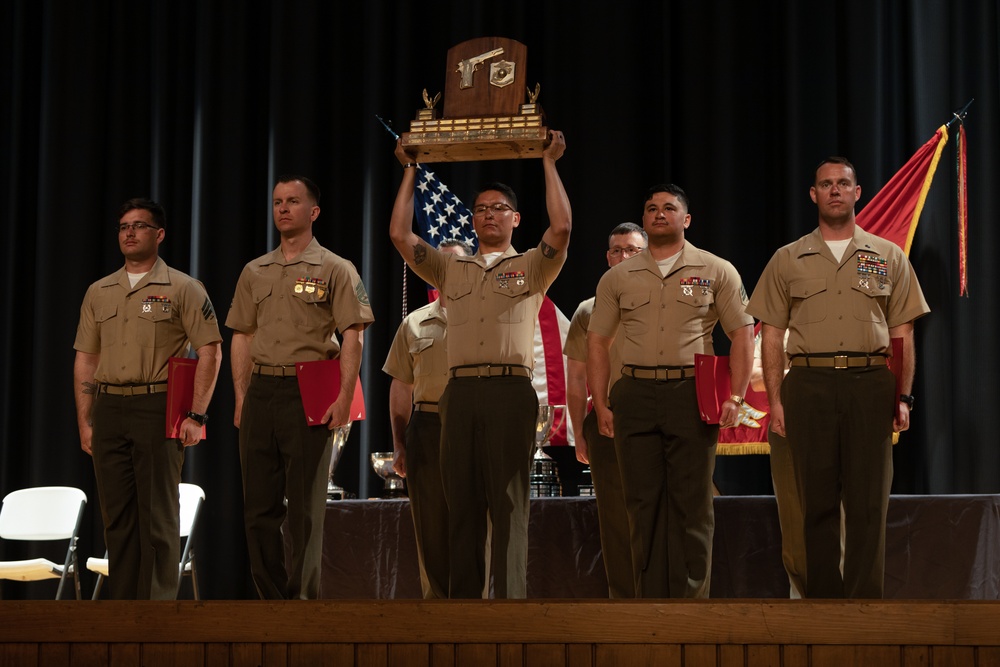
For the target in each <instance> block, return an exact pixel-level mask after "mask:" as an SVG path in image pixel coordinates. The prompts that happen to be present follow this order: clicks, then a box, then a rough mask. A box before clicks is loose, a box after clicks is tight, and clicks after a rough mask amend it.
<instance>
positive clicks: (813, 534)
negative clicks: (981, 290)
mask: <svg viewBox="0 0 1000 667" xmlns="http://www.w3.org/2000/svg"><path fill="white" fill-rule="evenodd" d="M809 194H810V196H811V197H812V200H813V202H815V203H816V206H817V208H818V211H819V226H818V227H817V229H815V230H814V231H813V232H811V233H810V234H807V235H806V236H803V237H802V238H801V239H799V240H798V241H795V242H794V243H791V244H789V245H786V246H784V247H783V248H779V249H778V251H777V252H776V253H775V254H774V256H773V257H772V258H771V261H770V262H769V263H768V265H767V267H766V268H765V269H764V273H763V275H762V276H761V278H760V281H759V282H758V283H757V287H756V289H755V290H754V295H753V298H752V299H751V300H750V304H749V306H747V312H749V313H750V314H751V315H753V316H754V317H756V318H758V319H760V320H761V322H763V325H762V327H761V336H762V341H761V354H762V357H763V359H762V363H763V371H764V382H765V385H766V386H767V394H768V401H769V402H770V404H771V428H772V429H773V430H774V431H775V432H776V433H778V434H779V435H782V436H787V438H788V442H789V445H790V447H791V455H792V462H793V465H794V467H795V477H796V481H797V483H798V484H797V486H798V492H799V499H800V503H801V507H802V513H803V534H804V536H805V560H806V578H805V596H806V597H820V598H843V597H848V598H881V597H882V592H883V586H884V570H885V517H886V510H887V509H888V504H889V490H890V487H891V484H892V458H891V444H892V432H893V431H894V430H895V431H904V430H906V429H907V428H909V424H910V421H909V419H910V413H909V411H910V408H911V407H912V400H913V399H912V396H911V395H910V391H911V387H912V384H913V366H914V352H913V345H914V343H913V320H915V319H916V318H918V317H921V316H922V315H924V314H926V313H927V312H929V310H930V309H929V308H928V307H927V303H926V302H925V301H924V297H923V294H922V293H921V291H920V286H919V284H918V283H917V278H916V275H915V274H914V272H913V268H912V267H911V266H910V262H909V260H908V259H907V258H906V255H905V254H904V253H903V251H902V249H900V248H899V246H897V245H895V244H894V243H891V242H889V241H886V240H885V239H881V238H879V237H877V236H873V235H872V234H869V233H867V232H865V231H863V230H862V229H861V228H860V227H858V226H857V224H856V222H855V216H854V206H855V204H856V202H857V199H858V197H860V196H861V186H859V185H858V181H857V173H856V171H855V169H854V166H853V165H852V164H851V163H850V162H848V161H847V160H846V159H844V158H841V157H835V158H827V159H826V160H824V161H823V162H822V163H820V165H819V167H818V168H817V170H816V177H815V182H814V185H813V186H812V187H811V188H810V190H809ZM786 329H787V330H788V342H787V347H786V346H785V345H783V341H784V337H785V330H786ZM895 337H898V338H901V339H902V341H903V359H902V369H903V372H902V378H901V389H902V395H901V396H897V395H896V380H895V378H894V376H893V374H892V373H891V372H890V371H889V370H888V368H887V360H886V355H887V354H889V353H890V352H891V343H890V338H895ZM789 364H790V366H791V368H788V367H789ZM786 369H788V373H787V375H785V370H786ZM896 413H898V416H894V414H896ZM841 502H842V503H843V511H844V565H843V574H841V569H840V555H841V551H840V505H841Z"/></svg>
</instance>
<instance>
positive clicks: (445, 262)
mask: <svg viewBox="0 0 1000 667" xmlns="http://www.w3.org/2000/svg"><path fill="white" fill-rule="evenodd" d="M565 261H566V253H565V252H562V253H559V255H557V256H556V257H555V258H553V259H549V258H547V257H545V255H543V254H542V252H541V250H539V249H538V248H532V249H531V250H528V251H527V252H524V253H519V252H517V251H516V250H514V248H513V247H508V248H507V250H506V251H505V252H504V253H503V254H502V255H500V257H498V258H497V259H496V261H494V262H493V264H492V265H490V266H489V267H487V266H486V260H485V259H484V258H483V256H482V255H479V254H476V255H473V256H472V257H464V256H460V255H452V254H449V253H442V252H439V251H438V250H437V249H435V248H428V250H427V257H426V259H425V260H424V261H422V262H421V263H420V264H415V265H414V266H413V267H412V268H413V270H414V272H415V273H416V274H417V275H419V276H420V277H421V278H423V279H424V280H426V281H427V282H428V283H430V284H431V285H433V286H435V287H437V288H438V290H439V291H440V293H441V296H442V297H443V298H445V299H447V304H446V305H447V308H448V365H449V367H452V368H453V367H455V366H463V365H467V364H517V365H520V366H526V367H528V368H533V367H534V338H535V320H536V319H537V318H538V309H539V308H540V307H541V305H542V299H543V298H544V296H545V292H546V290H548V288H549V285H551V284H552V281H554V280H555V279H556V276H558V275H559V270H560V269H562V265H563V263H565Z"/></svg>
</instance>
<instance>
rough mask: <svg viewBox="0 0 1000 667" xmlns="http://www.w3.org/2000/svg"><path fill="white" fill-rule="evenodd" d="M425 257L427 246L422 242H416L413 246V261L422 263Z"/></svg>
mask: <svg viewBox="0 0 1000 667" xmlns="http://www.w3.org/2000/svg"><path fill="white" fill-rule="evenodd" d="M426 259H427V247H426V246H425V245H424V244H423V243H417V244H415V245H414V246H413V263H414V264H423V263H424V261H425V260H426Z"/></svg>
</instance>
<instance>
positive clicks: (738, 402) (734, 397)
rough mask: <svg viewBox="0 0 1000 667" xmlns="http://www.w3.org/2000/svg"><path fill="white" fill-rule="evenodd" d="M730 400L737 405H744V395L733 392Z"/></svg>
mask: <svg viewBox="0 0 1000 667" xmlns="http://www.w3.org/2000/svg"><path fill="white" fill-rule="evenodd" d="M729 400H730V401H732V402H733V403H735V404H736V405H737V406H740V405H743V397H742V396H740V395H739V394H733V395H732V396H730V397H729Z"/></svg>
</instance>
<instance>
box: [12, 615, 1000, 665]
mask: <svg viewBox="0 0 1000 667" xmlns="http://www.w3.org/2000/svg"><path fill="white" fill-rule="evenodd" d="M998 628H1000V603H997V602H990V601H812V600H735V601H714V600H690V601H662V602H647V601H607V600H593V601H575V600H545V601H534V600H519V601H513V600H512V601H506V600H505V601H447V600H437V601H413V600H377V601H308V602H306V601H287V602H264V601H202V602H195V601H177V602H114V601H97V602H90V601H84V602H79V601H44V602H43V601H0V664H19V665H20V664H25V665H30V664H39V665H44V664H54V663H52V662H51V659H52V658H53V657H55V656H59V658H60V659H59V660H58V662H60V663H63V664H71V665H72V664H102V661H103V663H105V664H109V663H113V662H118V660H117V659H115V660H112V659H111V657H112V656H114V655H119V657H121V656H120V654H121V651H127V652H128V653H130V654H132V655H134V656H136V657H139V656H141V661H142V662H143V663H144V664H157V663H159V664H180V663H176V661H177V660H178V659H179V658H181V657H182V656H188V658H190V660H184V664H191V665H196V664H219V665H229V664H262V665H267V664H307V663H308V662H309V661H310V660H313V659H316V658H317V657H318V656H324V655H325V656H327V659H325V660H322V661H323V662H326V663H327V664H365V665H396V664H399V665H410V664H423V665H431V666H434V665H443V664H448V665H455V664H479V660H480V659H485V661H486V662H489V663H493V664H524V665H531V664H556V665H591V666H594V667H596V666H597V665H603V664H608V665H612V664H630V665H636V664H643V663H646V664H677V665H695V664H698V665H701V664H714V665H725V664H739V665H745V664H794V663H797V662H798V660H796V659H795V658H796V656H797V657H799V658H803V659H806V660H808V661H809V662H810V663H811V664H814V665H815V664H827V659H830V660H832V661H833V662H831V663H829V664H836V663H837V661H839V660H841V659H843V658H844V657H845V656H848V655H849V656H851V662H855V663H856V662H857V660H858V659H861V658H865V656H868V657H869V658H870V659H871V660H874V661H875V662H874V664H900V665H905V664H923V665H927V664H938V661H940V660H942V659H945V658H946V657H947V659H946V662H947V664H972V665H995V664H997V665H1000V630H998ZM754 647H757V648H756V649H755V648H754ZM116 651H117V653H116ZM248 651H249V654H247V652H248ZM331 651H334V652H333V653H331ZM484 651H485V653H483V652H484ZM831 651H832V653H831ZM845 651H847V653H845ZM267 655H272V656H275V655H278V656H281V658H280V659H275V660H267V659H265V657H266V656H267ZM297 655H298V656H301V657H302V659H301V660H296V659H295V656H297ZM334 655H339V656H341V657H340V658H338V659H333V656H334ZM505 655H507V656H508V657H509V658H510V659H505V658H503V656H505ZM767 655H771V656H772V658H774V659H776V660H778V662H774V661H773V660H772V659H762V660H761V661H757V660H754V659H752V656H758V657H759V656H765V658H766V656H767ZM779 655H780V656H781V657H778V656H779ZM74 656H76V657H77V659H74ZM155 656H160V658H161V660H157V659H155ZM213 656H214V657H213ZM240 656H244V657H245V658H247V659H246V660H243V659H240ZM309 656H311V657H309ZM393 656H396V658H395V659H394V658H393ZM435 656H436V657H435ZM463 656H464V658H463ZM474 656H479V657H474ZM490 656H496V662H495V663H494V660H493V658H491V657H490ZM532 656H535V659H532ZM542 656H549V657H548V658H544V659H542ZM671 656H674V657H676V658H677V659H676V660H675V659H672V658H671ZM713 656H714V657H713ZM726 656H729V657H730V658H731V659H732V660H731V662H730V660H727V659H726ZM824 656H825V659H824ZM907 656H909V658H910V659H909V660H908V659H907ZM696 658H697V659H696ZM664 659H666V662H661V661H662V660H664ZM789 660H792V662H789ZM126 662H131V661H126ZM942 664H945V663H942Z"/></svg>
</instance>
